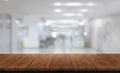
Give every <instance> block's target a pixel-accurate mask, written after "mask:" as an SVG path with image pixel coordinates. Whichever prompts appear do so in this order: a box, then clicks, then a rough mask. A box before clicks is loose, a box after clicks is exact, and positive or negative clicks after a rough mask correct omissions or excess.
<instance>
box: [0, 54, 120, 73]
mask: <svg viewBox="0 0 120 73" xmlns="http://www.w3.org/2000/svg"><path fill="white" fill-rule="evenodd" d="M0 71H120V55H97V54H96V55H95V54H93V55H82V54H81V55H79V54H73V55H72V54H66V55H65V54H63V55H62V54H54V55H53V54H51V55H50V54H46V55H0Z"/></svg>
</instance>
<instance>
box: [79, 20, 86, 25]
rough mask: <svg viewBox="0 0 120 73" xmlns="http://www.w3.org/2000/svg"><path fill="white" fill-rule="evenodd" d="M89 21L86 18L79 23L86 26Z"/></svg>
mask: <svg viewBox="0 0 120 73" xmlns="http://www.w3.org/2000/svg"><path fill="white" fill-rule="evenodd" d="M87 22H88V20H86V19H85V20H83V21H81V22H79V25H80V26H84V25H85V24H86V23H87Z"/></svg>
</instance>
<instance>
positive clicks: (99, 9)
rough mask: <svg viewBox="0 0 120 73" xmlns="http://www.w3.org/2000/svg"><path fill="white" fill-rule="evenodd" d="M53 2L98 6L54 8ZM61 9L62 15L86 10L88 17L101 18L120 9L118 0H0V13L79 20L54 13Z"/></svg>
mask: <svg viewBox="0 0 120 73" xmlns="http://www.w3.org/2000/svg"><path fill="white" fill-rule="evenodd" d="M55 2H62V3H64V2H83V3H87V2H95V3H97V4H98V5H97V6H95V7H85V6H83V7H64V6H62V7H55V6H54V5H53V3H55ZM56 8H60V9H63V12H62V13H79V12H78V11H77V10H79V9H82V8H87V9H89V10H91V11H89V12H88V13H86V15H87V16H89V17H95V16H103V15H107V14H110V13H114V12H118V11H119V10H120V9H119V8H120V0H8V1H4V0H0V11H1V12H10V13H21V14H25V15H26V14H30V15H31V14H32V15H39V16H41V17H45V18H51V19H57V18H58V19H59V18H80V17H78V16H76V17H65V16H62V13H55V12H54V9H56Z"/></svg>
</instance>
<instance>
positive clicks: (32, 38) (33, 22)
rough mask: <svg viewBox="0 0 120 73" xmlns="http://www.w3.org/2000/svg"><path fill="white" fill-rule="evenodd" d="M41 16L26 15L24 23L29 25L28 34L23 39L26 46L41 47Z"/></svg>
mask: <svg viewBox="0 0 120 73" xmlns="http://www.w3.org/2000/svg"><path fill="white" fill-rule="evenodd" d="M38 22H39V18H38V17H36V16H25V17H24V23H23V24H24V25H25V26H27V27H28V35H27V36H26V37H24V39H23V46H24V48H39V32H38Z"/></svg>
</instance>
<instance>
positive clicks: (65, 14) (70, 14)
mask: <svg viewBox="0 0 120 73" xmlns="http://www.w3.org/2000/svg"><path fill="white" fill-rule="evenodd" d="M63 16H75V14H74V13H64V14H63Z"/></svg>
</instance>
